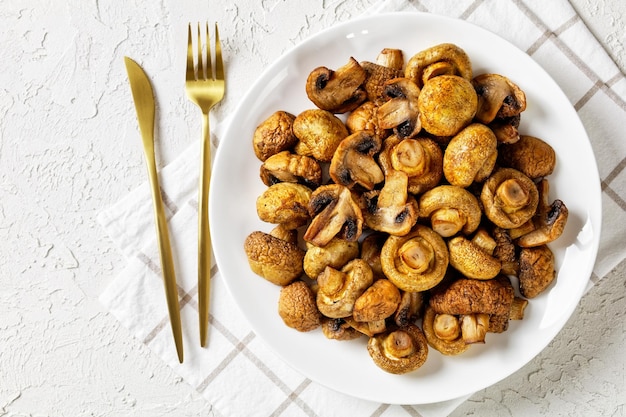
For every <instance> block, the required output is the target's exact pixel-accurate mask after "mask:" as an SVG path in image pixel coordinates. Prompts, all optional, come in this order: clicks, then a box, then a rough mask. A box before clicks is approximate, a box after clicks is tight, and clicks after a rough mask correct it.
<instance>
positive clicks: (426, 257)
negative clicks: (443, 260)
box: [398, 237, 435, 273]
mask: <svg viewBox="0 0 626 417" xmlns="http://www.w3.org/2000/svg"><path fill="white" fill-rule="evenodd" d="M398 254H399V255H400V257H401V258H402V260H403V261H404V263H405V264H406V265H407V266H408V267H409V268H411V269H413V270H414V271H415V272H417V273H423V272H426V271H427V270H428V269H429V268H430V265H431V264H432V262H433V260H434V259H435V252H434V250H433V248H432V246H431V245H430V244H428V242H426V241H425V240H424V239H422V238H420V237H416V238H414V239H411V240H409V241H407V242H406V243H405V244H403V245H402V247H401V248H400V250H399V251H398Z"/></svg>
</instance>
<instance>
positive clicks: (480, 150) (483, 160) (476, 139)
mask: <svg viewBox="0 0 626 417" xmlns="http://www.w3.org/2000/svg"><path fill="white" fill-rule="evenodd" d="M497 146H498V141H497V139H496V136H495V135H494V134H493V132H492V131H491V129H489V128H488V127H487V126H485V125H483V124H480V123H472V124H471V125H469V126H467V127H466V128H465V129H463V130H461V131H460V132H459V133H458V134H456V135H455V136H454V137H453V138H452V139H451V140H450V142H449V143H448V146H447V147H446V150H445V152H444V153H443V175H444V176H445V177H446V179H447V180H448V182H450V184H452V185H458V186H459V187H464V188H465V187H469V186H470V185H471V184H472V183H473V182H482V181H484V180H485V179H486V178H487V177H488V176H489V174H491V172H492V170H493V168H494V166H495V164H496V158H497V156H498V150H497Z"/></svg>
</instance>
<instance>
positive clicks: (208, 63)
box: [204, 22, 213, 80]
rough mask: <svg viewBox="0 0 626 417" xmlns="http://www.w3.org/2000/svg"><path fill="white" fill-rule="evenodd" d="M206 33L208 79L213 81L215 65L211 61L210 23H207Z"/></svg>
mask: <svg viewBox="0 0 626 417" xmlns="http://www.w3.org/2000/svg"><path fill="white" fill-rule="evenodd" d="M204 29H205V31H206V62H207V66H206V79H207V80H212V79H213V63H212V60H211V41H210V39H211V38H210V36H209V22H205V28H204Z"/></svg>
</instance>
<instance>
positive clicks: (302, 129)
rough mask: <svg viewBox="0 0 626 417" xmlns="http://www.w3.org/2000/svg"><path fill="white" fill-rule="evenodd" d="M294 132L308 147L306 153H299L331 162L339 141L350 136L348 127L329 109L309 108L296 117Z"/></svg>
mask: <svg viewBox="0 0 626 417" xmlns="http://www.w3.org/2000/svg"><path fill="white" fill-rule="evenodd" d="M293 133H294V135H295V136H296V137H297V138H298V139H299V140H300V142H301V143H303V144H304V145H305V149H306V153H302V150H300V152H297V153H299V154H305V155H312V156H313V157H315V159H317V160H318V161H320V162H330V160H331V159H332V157H333V154H334V153H335V150H336V149H337V146H339V143H341V141H342V140H343V139H344V138H345V137H346V136H348V128H347V127H346V126H345V125H344V124H343V122H342V121H341V119H339V118H338V117H337V116H335V115H334V114H332V113H331V112H329V111H326V110H320V109H308V110H304V111H303V112H301V113H300V114H298V115H297V116H296V118H295V119H294V121H293ZM296 148H297V146H296Z"/></svg>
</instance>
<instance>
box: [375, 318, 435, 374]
mask: <svg viewBox="0 0 626 417" xmlns="http://www.w3.org/2000/svg"><path fill="white" fill-rule="evenodd" d="M367 351H368V352H369V354H370V356H371V358H372V360H373V361H374V363H375V364H376V365H377V366H378V367H379V368H381V369H382V370H384V371H387V372H390V373H392V374H398V375H399V374H405V373H407V372H411V371H414V370H416V369H418V368H419V367H421V366H422V365H423V364H424V362H426V358H427V357H428V342H427V341H426V337H425V336H424V333H422V330H420V328H419V327H417V326H416V325H415V324H409V325H408V326H406V327H403V328H402V329H398V330H393V331H390V332H386V333H383V334H381V335H376V336H374V337H371V338H370V340H369V342H368V343H367Z"/></svg>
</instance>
